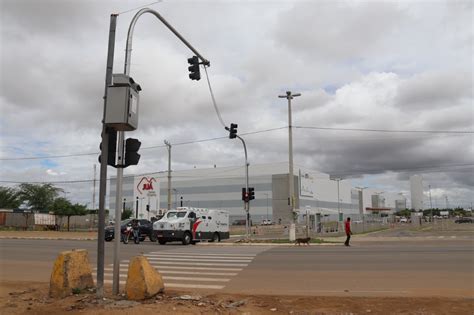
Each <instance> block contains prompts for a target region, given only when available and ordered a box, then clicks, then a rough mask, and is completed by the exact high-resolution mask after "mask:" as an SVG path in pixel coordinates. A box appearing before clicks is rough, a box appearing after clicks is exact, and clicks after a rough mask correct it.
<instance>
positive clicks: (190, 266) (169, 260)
mask: <svg viewBox="0 0 474 315" xmlns="http://www.w3.org/2000/svg"><path fill="white" fill-rule="evenodd" d="M256 255H257V254H256V253H228V252H226V253H215V252H204V251H203V250H200V251H199V253H196V252H192V251H190V252H183V251H176V252H174V251H163V252H161V251H160V252H157V251H154V252H150V253H146V254H144V256H145V257H146V258H147V259H148V262H149V263H150V264H151V265H152V266H153V267H154V268H155V269H156V270H158V271H159V272H160V274H161V275H162V278H163V281H164V284H165V288H166V287H168V288H183V289H210V290H220V289H223V288H224V287H225V283H228V282H229V281H230V280H231V279H232V277H235V276H237V275H238V273H239V272H240V271H242V270H243V268H245V267H246V266H248V264H250V263H251V262H252V261H253V259H254V258H255V256H256ZM128 263H129V260H122V261H120V275H119V276H120V285H121V286H124V285H125V283H126V279H127V273H128ZM95 276H96V272H94V277H95ZM112 277H113V265H108V266H106V267H105V268H104V283H106V284H111V283H112ZM213 283H215V284H213Z"/></svg>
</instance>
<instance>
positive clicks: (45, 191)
mask: <svg viewBox="0 0 474 315" xmlns="http://www.w3.org/2000/svg"><path fill="white" fill-rule="evenodd" d="M62 191H63V190H62V189H61V188H57V187H54V186H53V185H51V184H43V185H38V184H28V183H23V184H20V191H19V197H20V200H21V201H24V202H26V204H27V205H28V206H29V207H30V208H33V209H36V210H40V211H47V210H50V209H51V207H52V206H53V203H54V200H55V199H56V198H57V196H58V194H59V193H60V192H62Z"/></svg>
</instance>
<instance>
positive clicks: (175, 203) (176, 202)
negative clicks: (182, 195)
mask: <svg viewBox="0 0 474 315" xmlns="http://www.w3.org/2000/svg"><path fill="white" fill-rule="evenodd" d="M173 193H174V208H175V209H176V208H178V190H177V189H176V188H173Z"/></svg>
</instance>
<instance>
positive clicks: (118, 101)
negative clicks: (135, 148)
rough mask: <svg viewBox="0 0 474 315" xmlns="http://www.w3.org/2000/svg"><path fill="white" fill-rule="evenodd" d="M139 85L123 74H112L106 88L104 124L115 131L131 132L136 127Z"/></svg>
mask: <svg viewBox="0 0 474 315" xmlns="http://www.w3.org/2000/svg"><path fill="white" fill-rule="evenodd" d="M139 91H141V87H140V85H138V84H137V83H135V81H133V79H132V78H131V77H129V76H127V75H125V74H114V75H113V78H112V85H109V86H108V87H107V103H106V110H105V124H106V125H107V126H108V127H112V128H113V129H115V130H117V131H132V130H135V129H137V126H138V101H139V95H138V92H139Z"/></svg>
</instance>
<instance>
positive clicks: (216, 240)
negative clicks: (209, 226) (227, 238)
mask: <svg viewBox="0 0 474 315" xmlns="http://www.w3.org/2000/svg"><path fill="white" fill-rule="evenodd" d="M220 241H221V238H220V237H219V233H217V232H216V233H214V234H213V235H212V239H211V240H210V241H209V242H220Z"/></svg>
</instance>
